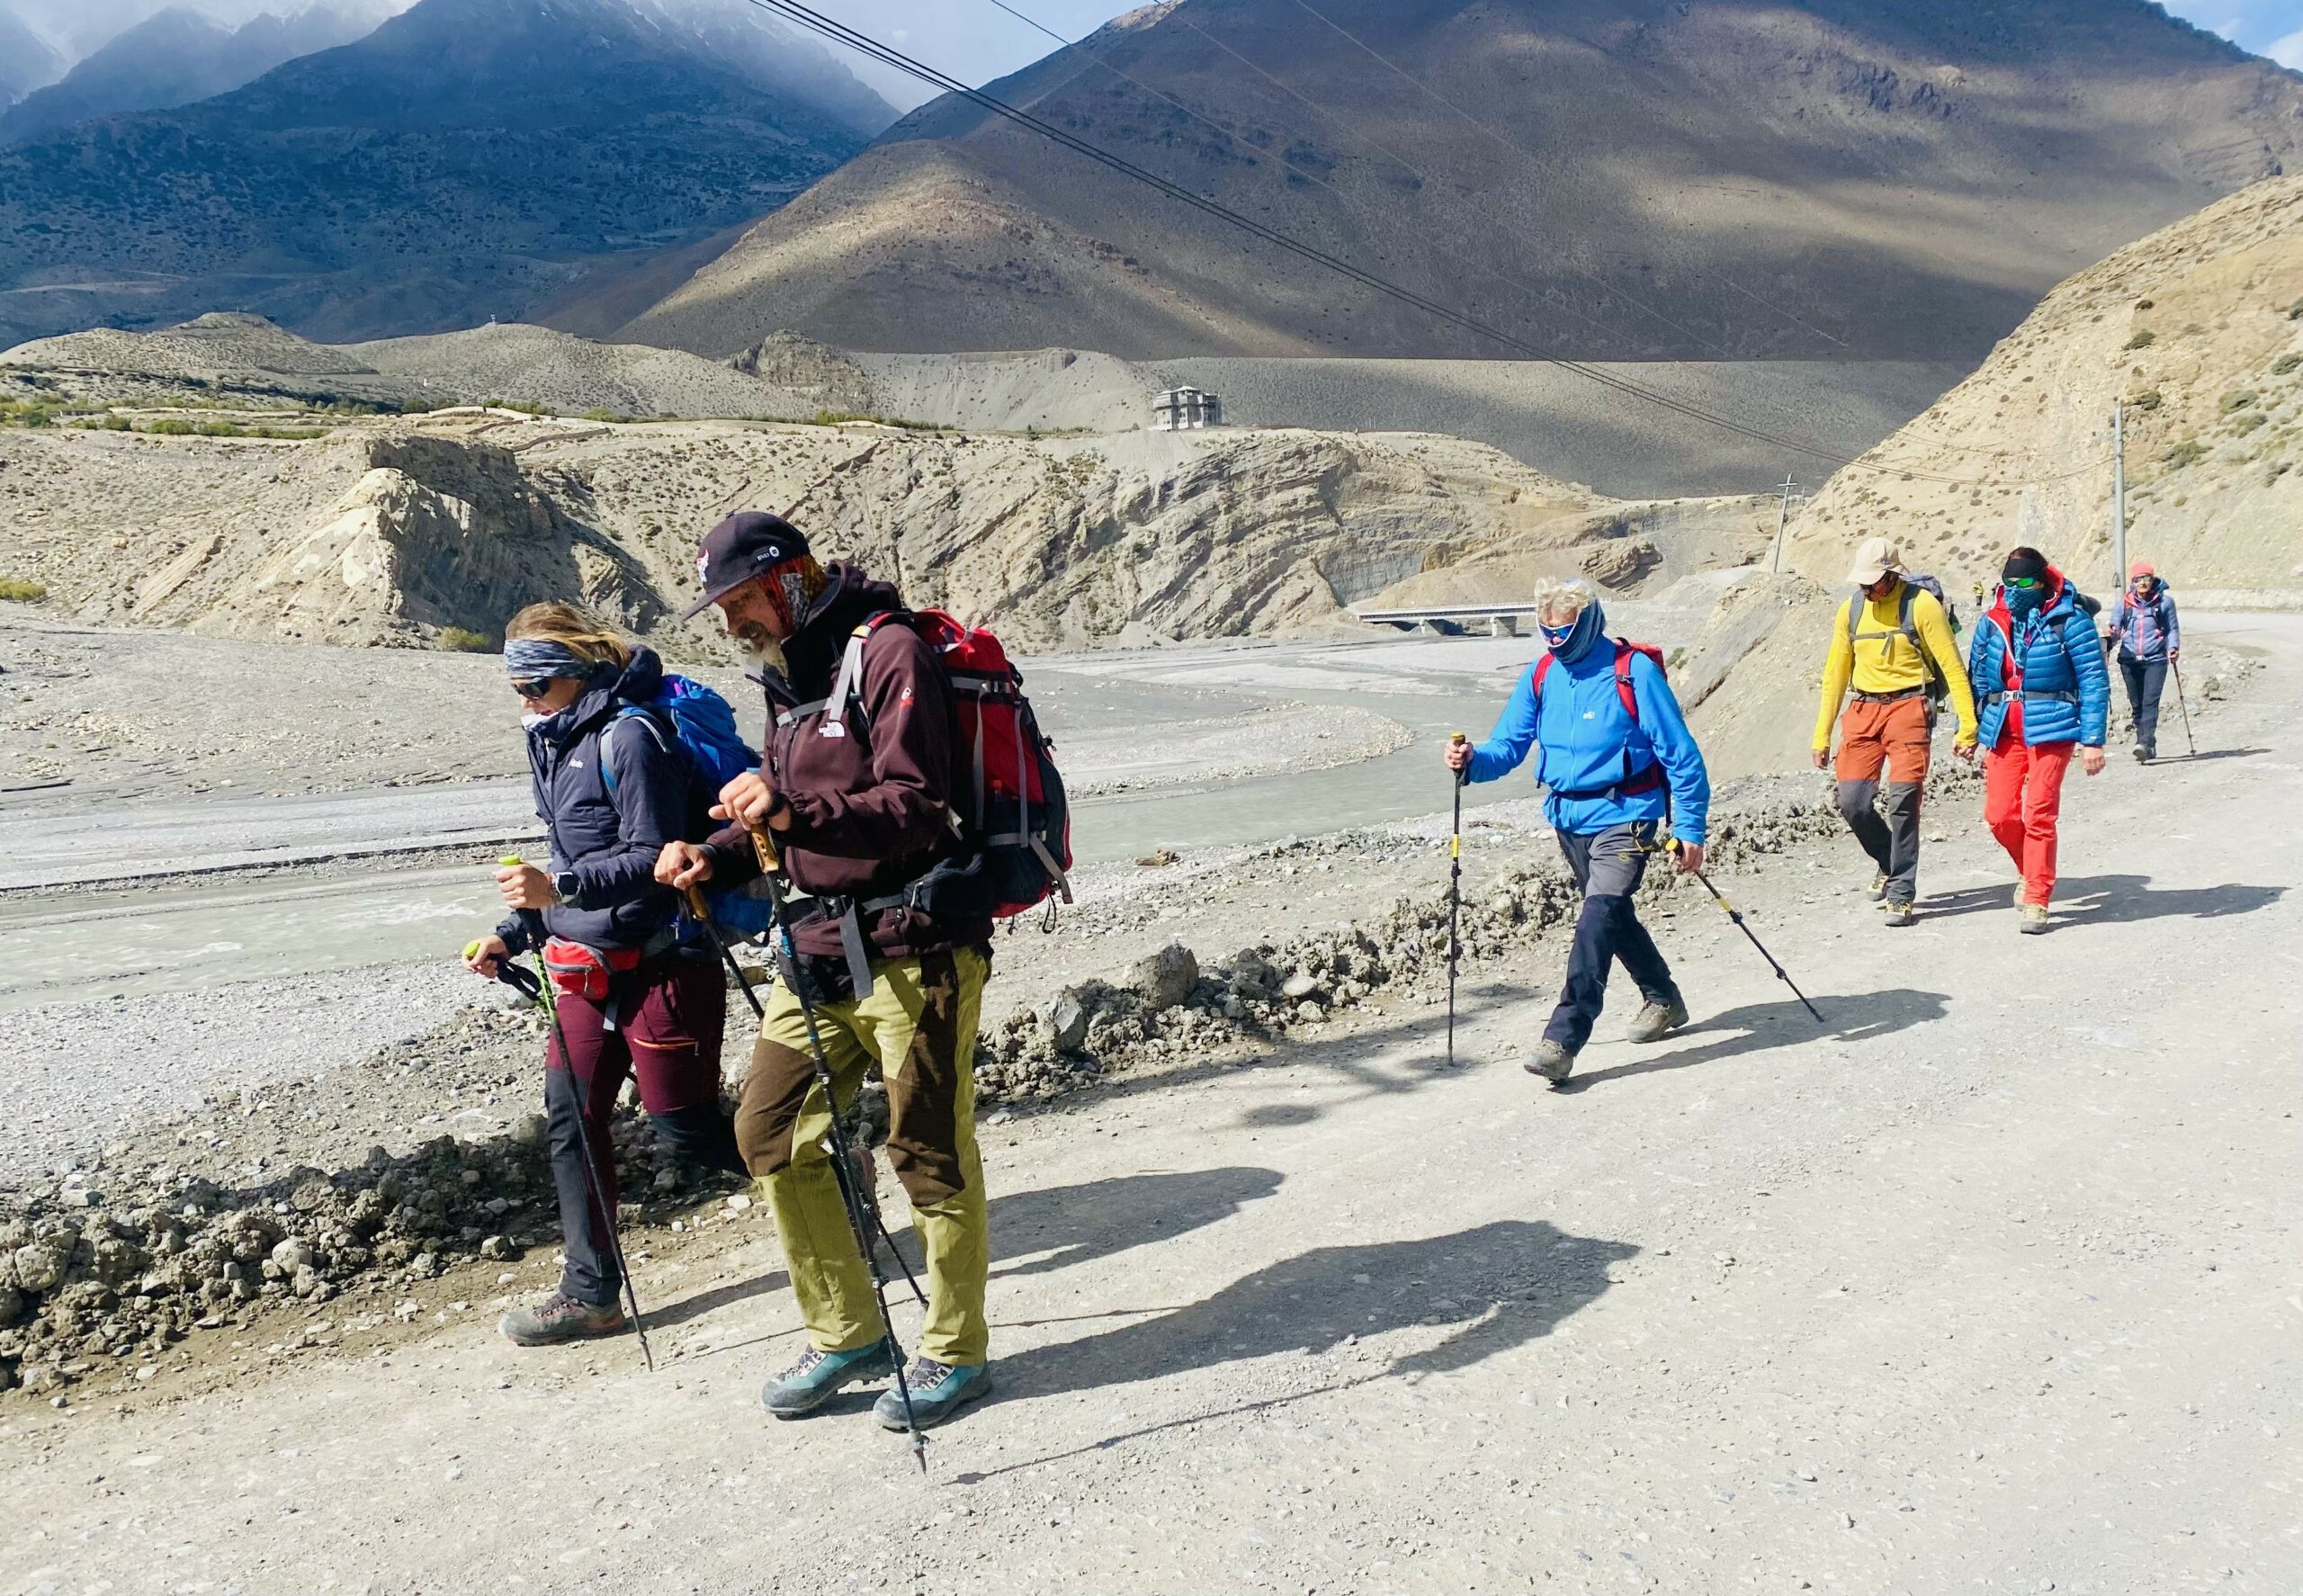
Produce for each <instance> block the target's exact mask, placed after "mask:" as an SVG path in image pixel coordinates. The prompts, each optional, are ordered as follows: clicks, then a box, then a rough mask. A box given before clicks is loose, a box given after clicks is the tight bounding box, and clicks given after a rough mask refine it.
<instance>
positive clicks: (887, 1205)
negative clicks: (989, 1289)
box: [648, 1166, 1284, 1330]
mask: <svg viewBox="0 0 2303 1596" xmlns="http://www.w3.org/2000/svg"><path fill="white" fill-rule="evenodd" d="M1282 1179H1284V1177H1283V1176H1282V1175H1281V1174H1280V1173H1279V1171H1278V1170H1259V1169H1256V1168H1253V1167H1251V1166H1233V1167H1227V1168H1223V1169H1214V1170H1174V1171H1171V1172H1170V1171H1161V1172H1157V1173H1151V1174H1141V1175H1116V1176H1114V1177H1113V1178H1112V1179H1108V1180H1090V1181H1087V1182H1085V1183H1083V1184H1081V1185H1078V1186H1056V1187H1050V1188H1047V1189H1046V1190H1044V1191H1019V1192H1014V1193H1011V1194H1009V1195H1008V1196H1007V1197H993V1198H992V1199H991V1203H990V1210H991V1214H990V1224H991V1259H992V1262H993V1264H994V1266H995V1267H994V1268H993V1269H992V1271H991V1278H993V1279H995V1280H1004V1279H1009V1278H1014V1277H1016V1276H1019V1275H1042V1274H1046V1273H1048V1272H1049V1271H1051V1270H1053V1269H1065V1268H1068V1267H1069V1266H1071V1265H1072V1264H1075V1263H1085V1262H1087V1261H1088V1260H1089V1259H1093V1258H1105V1257H1108V1256H1109V1255H1110V1254H1112V1253H1115V1252H1124V1251H1126V1250H1127V1249H1129V1248H1130V1247H1141V1246H1146V1245H1149V1244H1151V1243H1152V1242H1164V1241H1167V1240H1169V1238H1170V1237H1174V1236H1179V1235H1181V1234H1183V1233H1185V1232H1186V1231H1190V1230H1197V1229H1198V1228H1199V1227H1200V1226H1201V1225H1204V1224H1214V1223H1215V1222H1216V1221H1217V1220H1219V1219H1228V1218H1230V1217H1231V1216H1232V1215H1234V1214H1236V1213H1238V1212H1239V1211H1240V1210H1241V1207H1243V1206H1246V1205H1247V1204H1249V1203H1251V1202H1253V1201H1255V1200H1256V1199H1257V1198H1259V1197H1269V1196H1271V1194H1272V1193H1274V1192H1276V1191H1277V1190H1278V1189H1279V1183H1280V1181H1281V1180H1282ZM894 1196H895V1194H894V1193H892V1192H886V1191H883V1193H882V1195H881V1208H880V1215H881V1217H882V1218H883V1219H885V1220H886V1221H887V1223H888V1229H889V1230H890V1232H892V1233H893V1234H894V1236H895V1238H896V1245H897V1246H899V1247H901V1249H902V1250H903V1255H904V1260H905V1261H906V1262H907V1263H909V1264H910V1265H911V1267H912V1269H913V1270H914V1272H915V1273H916V1272H918V1271H919V1238H918V1237H917V1236H916V1235H914V1234H913V1233H912V1232H911V1228H910V1225H908V1224H906V1225H903V1226H901V1228H899V1221H900V1220H901V1218H902V1213H901V1208H902V1205H901V1203H900V1202H895V1201H893V1200H892V1199H893V1198H894ZM1039 1253H1045V1254H1047V1256H1046V1257H1036V1256H1032V1255H1034V1254H1039ZM886 1256H887V1253H886V1251H885V1244H884V1243H883V1247H882V1251H881V1257H882V1258H883V1259H885V1258H886ZM1008 1259H1024V1260H1026V1261H1024V1262H1021V1263H1015V1264H1011V1265H1010V1266H1009V1267H1008V1268H1006V1269H1000V1268H998V1267H996V1266H997V1265H998V1264H999V1262H1000V1261H1001V1260H1008ZM923 1278H924V1277H923ZM790 1284H791V1277H790V1276H788V1275H786V1274H785V1273H784V1271H783V1270H782V1269H771V1270H769V1271H767V1272H766V1273H765V1274H761V1275H755V1276H753V1277H752V1278H749V1279H746V1280H731V1281H730V1282H728V1283H727V1284H726V1285H724V1286H716V1287H712V1288H711V1289H710V1290H707V1291H700V1292H698V1293H696V1295H694V1296H690V1297H683V1298H681V1299H680V1300H679V1301H677V1302H674V1303H669V1304H667V1305H665V1306H663V1307H661V1308H658V1309H655V1310H652V1311H651V1312H650V1314H649V1315H648V1324H649V1328H650V1329H651V1330H652V1329H654V1328H655V1327H657V1326H658V1325H673V1324H685V1323H687V1322H688V1321H689V1320H691V1319H695V1318H700V1317H702V1316H703V1314H709V1313H712V1311H714V1310H715V1309H719V1308H724V1307H727V1306H729V1305H730V1304H733V1303H739V1302H743V1301H745V1300H746V1299H748V1298H750V1297H755V1296H766V1295H767V1293H769V1292H771V1291H775V1290H778V1289H780V1288H781V1287H784V1286H788V1285H790ZM896 1288H897V1293H898V1295H901V1293H902V1291H903V1290H904V1287H903V1282H902V1281H901V1279H898V1280H897V1282H896Z"/></svg>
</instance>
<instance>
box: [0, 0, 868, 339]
mask: <svg viewBox="0 0 2303 1596" xmlns="http://www.w3.org/2000/svg"><path fill="white" fill-rule="evenodd" d="M743 10H744V11H745V12H746V13H748V14H749V15H751V16H755V17H758V18H759V22H758V23H757V26H756V27H753V28H752V29H751V31H750V33H749V34H743V33H736V34H733V35H723V36H721V37H719V38H717V39H715V37H714V35H713V31H712V30H711V29H710V28H707V27H704V26H700V25H698V24H697V23H695V22H692V21H691V20H690V19H691V18H694V17H697V16H703V17H707V18H708V17H710V16H712V14H714V13H712V12H711V11H708V10H706V9H705V8H704V7H703V6H683V7H682V8H681V10H680V11H679V12H677V13H674V12H670V11H668V10H665V9H663V8H661V7H659V6H657V5H655V4H632V3H628V0H422V4H418V5H417V6H415V7H414V8H413V9H411V10H409V11H408V12H405V13H402V14H401V15H399V16H397V17H394V18H393V19H391V20H390V21H389V22H385V23H383V24H382V25H381V26H380V27H379V28H377V29H376V30H375V31H373V32H372V33H370V34H369V35H368V36H367V37H365V38H363V39H362V40H358V41H357V42H355V43H352V44H347V45H344V46H340V47H338V48H336V49H327V50H323V51H320V52H318V53H317V54H314V55H309V56H305V57H303V58H300V59H297V60H293V61H291V62H289V63H287V64H286V65H284V66H282V67H278V68H276V69H275V70H273V71H272V72H270V73H267V74H266V75H264V76H262V77H259V78H258V79H256V80H255V82H253V83H250V84H248V85H246V86H244V87H241V88H239V89H236V90H234V91H233V92H231V93H229V94H223V95H220V96H217V97H214V98H211V99H208V100H204V101H202V102H200V103H196V104H192V105H186V106H183V107H179V108H176V109H174V110H169V111H161V112H141V113H137V114H133V115H124V116H113V117H107V118H103V119H100V120H97V121H90V122H85V123H81V124H78V125H76V126H75V127H72V128H70V129H67V130H62V131H59V132H55V133H50V134H48V135H45V136H42V137H39V138H35V139H29V140H26V141H24V142H22V143H19V144H16V145H13V146H11V147H9V148H4V149H0V288H5V289H14V290H18V291H16V292H13V293H8V294H4V295H0V339H4V340H7V341H11V342H13V341H15V340H16V339H19V338H22V337H27V336H41V335H45V334H49V333H53V332H58V331H62V330H67V329H69V328H72V327H86V326H91V325H104V324H109V325H121V326H152V325H164V324H166V323H168V322H172V321H176V320H181V319H184V318H186V317H188V316H190V315H193V314H198V313H200V312H202V311H205V310H211V309H240V310H248V311H254V312H257V313H260V314H264V315H266V316H269V317H271V318H273V319H274V320H276V321H278V322H280V323H281V324H282V326H286V327H291V328H293V329H295V330H296V331H298V332H300V333H303V334H306V335H308V336H318V337H325V338H333V339H345V338H352V337H361V336H388V335H392V334H399V333H408V332H417V331H427V330H435V329H438V328H443V327H466V326H470V325H473V324H474V323H477V322H481V321H485V320H488V319H489V318H491V317H497V318H503V319H507V320H508V319H514V318H517V317H519V316H520V315H521V314H522V312H523V311H524V309H526V308H527V307H528V306H529V305H531V304H533V303H535V302H537V301H538V300H542V299H545V298H549V297H551V296H552V295H554V294H560V293H565V292H566V291H569V287H570V285H571V284H572V283H576V282H580V281H581V280H582V279H583V278H584V277H586V276H587V274H589V273H594V272H597V271H601V270H604V269H613V268H615V267H618V266H621V265H623V264H624V262H625V261H626V260H628V259H630V258H632V257H633V256H644V255H646V254H649V253H651V252H653V251H656V250H659V249H664V248H669V247H678V246H680V245H681V244H683V243H685V242H686V241H689V240H691V239H694V238H701V237H703V236H706V235H708V234H710V233H711V232H712V231H714V230H717V229H723V228H726V227H728V226H729V225H730V223H732V222H734V221H737V220H740V219H741V218H743V217H745V216H748V215H756V214H757V213H759V212H760V211H764V210H770V209H773V208H774V207H775V206H777V205H780V204H782V203H783V202H784V201H786V200H788V199H789V198H790V197H791V196H792V195H793V193H798V192H799V191H800V190H801V189H802V188H803V187H805V186H806V184H808V183H810V182H811V181H812V180H813V179H814V178H816V177H817V176H819V175H821V174H823V173H824V172H826V171H829V170H830V169H831V168H832V167H833V166H837V165H838V163H839V162H840V161H841V160H843V159H844V158H846V157H847V156H849V155H852V154H853V153H855V152H856V149H858V148H860V147H861V146H862V145H863V143H864V141H865V138H866V137H867V135H868V132H869V131H870V130H871V128H870V125H869V124H870V123H871V121H873V120H874V117H873V113H872V112H871V107H872V106H874V105H875V104H876V105H879V108H880V114H879V116H878V121H880V122H881V123H882V124H884V122H885V121H887V120H891V119H892V115H893V112H892V111H890V110H889V109H888V108H887V107H886V106H885V105H884V104H883V103H880V102H879V101H878V99H877V96H875V95H873V94H870V92H869V91H868V90H865V89H864V88H863V87H862V85H857V84H856V83H855V81H854V80H853V79H852V78H849V77H847V76H846V74H845V72H844V71H843V70H842V69H840V68H838V67H837V64H836V63H834V62H833V61H832V60H831V59H830V58H829V55H827V54H825V52H823V51H821V50H820V49H816V48H815V47H814V46H812V45H811V44H809V43H808V42H806V41H804V40H799V39H798V38H796V37H795V36H793V35H792V34H791V33H789V32H788V31H785V30H784V29H783V28H781V27H780V26H779V25H777V24H775V23H774V22H770V21H769V20H768V19H767V18H766V17H765V16H764V15H762V14H761V13H758V12H757V11H756V10H754V9H753V8H751V7H748V6H746V7H744V8H743ZM731 42H733V43H740V44H742V45H743V47H744V48H743V49H732V48H731ZM26 290H31V291H26Z"/></svg>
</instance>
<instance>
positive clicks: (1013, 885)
mask: <svg viewBox="0 0 2303 1596" xmlns="http://www.w3.org/2000/svg"><path fill="white" fill-rule="evenodd" d="M896 622H900V623H903V624H905V625H908V626H910V628H911V630H912V631H913V632H916V633H917V634H918V635H919V640H920V641H922V642H924V643H926V644H927V648H928V651H929V652H930V653H932V654H933V655H934V656H935V657H936V664H937V665H938V666H940V667H941V668H942V669H943V672H944V679H945V681H946V682H948V683H949V684H950V685H951V688H952V711H953V715H954V719H955V720H956V722H957V731H958V737H957V739H956V740H954V744H953V754H954V766H955V767H957V768H956V771H955V774H957V775H959V776H961V778H962V779H960V780H959V781H958V782H957V783H955V784H954V785H956V786H957V788H958V791H956V792H955V793H954V794H953V795H952V800H951V809H952V815H953V820H954V827H955V829H958V831H959V832H960V834H961V837H962V838H963V840H964V841H965V842H966V843H967V845H968V847H967V848H966V849H965V850H963V854H962V856H960V857H958V858H956V859H948V860H945V862H944V863H942V864H940V865H936V866H935V867H934V868H933V869H931V870H930V871H929V872H928V873H927V874H926V875H924V876H922V877H920V878H919V880H918V881H916V882H914V883H911V885H910V886H909V887H907V888H906V889H905V891H904V892H903V895H902V897H903V901H907V902H909V903H910V904H911V905H912V906H914V907H916V908H919V909H921V910H925V911H926V912H927V913H928V914H930V915H932V916H935V917H936V918H938V919H980V918H981V917H982V916H983V915H985V914H987V913H988V914H990V917H991V918H992V919H1008V918H1010V917H1011V916H1014V915H1019V914H1022V913H1023V912H1025V910H1029V909H1035V908H1036V907H1038V906H1039V905H1040V904H1042V903H1044V902H1047V901H1048V900H1049V899H1051V898H1053V897H1057V896H1061V897H1062V900H1063V901H1064V902H1066V903H1069V902H1071V874H1070V872H1071V804H1070V802H1068V801H1067V800H1066V798H1065V796H1064V792H1063V777H1062V775H1061V774H1060V773H1059V772H1058V771H1057V769H1056V767H1055V753H1054V749H1055V745H1054V744H1053V743H1051V742H1050V741H1048V740H1047V738H1046V736H1045V735H1044V734H1043V733H1042V732H1041V731H1040V723H1039V717H1038V716H1037V715H1035V714H1034V713H1032V701H1031V700H1030V699H1028V698H1026V697H1025V696H1024V678H1023V675H1022V673H1021V672H1019V671H1017V668H1015V667H1014V666H1013V665H1011V664H1009V663H1008V650H1007V648H1006V647H1005V646H1004V645H1003V644H1002V643H1001V642H1000V641H999V639H998V638H997V637H994V636H993V635H992V634H991V633H990V632H987V631H986V630H984V629H983V628H982V627H981V626H969V625H966V624H963V623H962V622H960V621H959V620H958V619H957V618H955V617H954V616H953V615H950V614H946V613H945V612H944V611H942V610H935V609H921V610H889V611H886V612H884V613H883V614H877V615H874V616H873V617H872V618H871V619H870V620H868V621H866V622H865V623H864V624H863V625H861V626H858V627H857V628H856V631H855V633H854V635H852V636H851V637H850V638H849V639H848V640H847V654H846V656H845V657H844V658H843V659H841V661H840V667H839V677H838V680H837V681H835V682H834V683H833V685H832V691H831V697H830V699H829V702H828V704H827V706H826V709H825V712H824V714H825V718H826V719H827V720H829V721H838V719H840V717H841V715H842V713H843V712H844V711H845V710H846V709H847V704H848V702H849V700H850V699H852V698H854V697H855V696H856V694H857V692H858V691H859V690H860V689H861V687H862V686H863V683H864V645H865V641H868V640H869V639H870V637H871V635H872V634H873V633H874V632H877V631H878V630H879V629H880V628H881V627H883V626H884V625H887V624H889V623H896ZM1050 912H1051V913H1053V910H1051V911H1050Z"/></svg>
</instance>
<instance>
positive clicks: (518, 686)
mask: <svg viewBox="0 0 2303 1596" xmlns="http://www.w3.org/2000/svg"><path fill="white" fill-rule="evenodd" d="M558 679H559V678H558V677H548V676H543V677H536V679H535V680H533V681H532V682H514V683H513V684H512V691H513V692H515V693H516V694H518V695H520V696H521V697H522V698H541V697H542V696H543V695H545V694H547V693H549V692H551V684H552V683H553V682H554V681H556V680H558Z"/></svg>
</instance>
